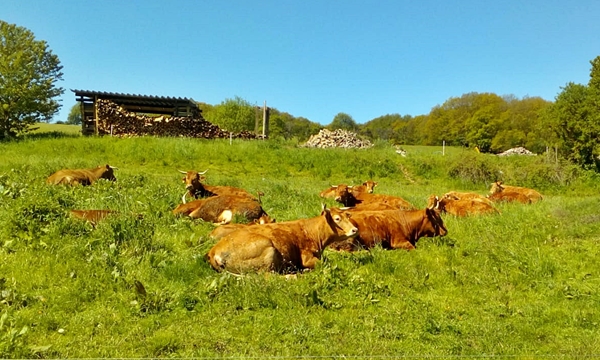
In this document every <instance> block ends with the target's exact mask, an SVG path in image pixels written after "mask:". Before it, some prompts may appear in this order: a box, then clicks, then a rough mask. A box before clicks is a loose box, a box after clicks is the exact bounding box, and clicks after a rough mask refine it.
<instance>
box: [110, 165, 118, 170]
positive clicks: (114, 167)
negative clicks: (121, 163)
mask: <svg viewBox="0 0 600 360" xmlns="http://www.w3.org/2000/svg"><path fill="white" fill-rule="evenodd" d="M108 167H109V168H111V169H113V170H119V168H118V167H116V166H110V165H108Z"/></svg>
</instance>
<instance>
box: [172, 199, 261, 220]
mask: <svg viewBox="0 0 600 360" xmlns="http://www.w3.org/2000/svg"><path fill="white" fill-rule="evenodd" d="M173 214H174V215H188V216H189V217H191V218H192V219H202V220H204V221H210V222H213V223H217V224H228V223H230V222H231V220H232V219H233V217H234V215H241V216H243V217H245V218H246V219H247V220H248V221H252V220H254V219H259V218H260V217H261V216H263V215H267V213H266V212H265V211H264V210H263V208H262V206H261V205H260V203H259V202H258V201H256V200H253V199H250V198H248V197H246V196H237V195H219V196H211V197H208V198H206V199H198V200H194V201H190V202H189V203H187V204H179V205H178V206H177V207H176V208H175V209H174V210H173Z"/></svg>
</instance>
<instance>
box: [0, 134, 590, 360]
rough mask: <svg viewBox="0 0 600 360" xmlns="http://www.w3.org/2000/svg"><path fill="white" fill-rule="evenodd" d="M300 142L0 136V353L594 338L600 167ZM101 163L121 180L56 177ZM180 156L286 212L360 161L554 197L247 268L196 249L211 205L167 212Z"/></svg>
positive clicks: (416, 182)
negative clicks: (198, 214)
mask: <svg viewBox="0 0 600 360" xmlns="http://www.w3.org/2000/svg"><path fill="white" fill-rule="evenodd" d="M297 145H298V144H296V143H295V142H293V141H290V142H281V141H275V140H269V141H233V143H232V144H231V145H230V143H229V141H221V140H219V141H207V140H192V139H157V138H132V139H118V138H110V137H105V138H85V137H73V136H69V135H60V134H59V133H56V134H54V135H53V136H50V137H48V136H44V135H38V136H36V135H35V134H33V135H30V136H27V137H25V138H23V139H21V140H19V141H15V142H9V143H0V316H1V317H0V357H11V358H14V357H28V358H99V357H144V358H145V357H179V358H183V357H207V358H213V357H242V358H244V357H261V356H262V357H274V356H278V357H281V358H287V357H289V358H294V357H296V358H297V357H323V358H328V357H341V356H342V355H344V356H348V357H351V356H354V357H358V356H360V357H385V356H390V357H393V356H397V357H415V358H418V357H426V356H428V357H439V358H444V357H474V358H477V357H483V356H490V357H491V356H492V355H493V356H498V357H502V356H504V357H515V358H532V359H533V358H542V357H545V356H564V357H566V358H584V357H590V356H592V355H598V354H600V343H599V342H598V341H597V339H599V338H600V330H599V326H598V324H599V323H600V311H598V308H599V306H600V295H599V293H598V289H599V288H600V263H599V262H598V261H597V259H598V258H599V256H600V246H599V241H600V195H599V190H600V181H599V180H600V177H599V176H598V175H595V174H591V173H585V172H582V171H580V170H578V169H577V168H575V167H573V166H571V165H569V164H565V163H560V162H556V161H555V160H553V159H551V158H547V157H545V156H544V155H540V156H536V157H511V158H498V157H495V156H491V155H484V154H477V153H474V152H472V151H469V150H465V149H458V148H450V149H446V150H447V151H446V155H445V156H442V155H441V150H442V149H441V148H432V147H411V146H406V147H404V148H405V149H406V150H407V151H408V156H407V157H402V156H400V155H398V154H396V153H395V152H394V148H393V147H391V146H389V145H388V144H386V143H377V144H376V146H375V147H374V148H372V149H369V150H343V149H305V148H299V147H297ZM107 163H108V164H110V165H113V166H117V167H118V168H119V170H117V171H116V177H117V181H116V182H114V183H112V182H106V181H99V182H98V183H96V184H94V185H93V186H90V187H75V188H71V187H62V186H50V185H47V184H45V179H46V178H47V177H48V176H49V175H50V174H51V173H52V172H54V171H56V170H58V169H61V168H86V167H95V166H98V165H101V164H107ZM178 169H180V170H191V169H195V170H205V169H208V170H209V171H208V173H207V174H206V175H207V182H208V183H210V184H218V185H232V186H239V187H243V188H245V189H247V190H249V191H251V192H256V191H262V192H264V193H265V195H264V196H263V207H264V208H265V210H266V211H267V212H268V213H269V215H271V216H272V217H275V218H276V219H277V220H278V221H284V220H293V219H298V218H305V217H312V216H316V215H318V213H319V211H320V206H321V203H322V202H323V199H321V198H319V197H318V193H319V191H321V190H323V189H325V188H326V187H328V186H329V185H331V184H336V183H342V182H343V183H351V184H352V183H354V184H358V183H361V182H362V181H364V180H367V179H374V180H375V181H378V182H379V186H378V187H377V188H376V189H375V191H376V192H377V193H385V194H392V195H399V196H402V197H404V198H405V199H407V200H408V201H410V202H412V203H413V204H415V205H416V206H418V207H421V208H422V207H424V206H425V204H426V201H427V197H428V196H429V195H430V194H443V193H444V192H446V191H449V190H471V191H476V192H479V193H481V194H484V193H486V191H487V189H488V187H489V183H491V182H492V181H493V180H495V179H497V178H499V179H503V180H504V181H505V182H506V183H508V184H514V185H522V186H529V187H534V188H536V189H537V190H539V191H540V192H542V193H543V194H544V195H545V198H544V200H543V201H542V202H540V203H537V204H533V205H529V206H525V205H520V204H506V205H500V206H499V208H500V210H501V212H502V214H501V215H499V216H484V217H471V218H455V217H452V216H445V217H444V220H445V223H446V226H447V228H448V230H449V233H448V235H447V236H446V237H441V238H424V239H421V240H420V241H419V242H418V244H417V250H415V251H411V252H406V251H385V250H382V249H380V248H376V249H373V250H372V251H369V252H367V251H363V252H357V253H351V254H350V253H336V252H333V251H326V252H325V257H324V259H323V261H322V262H321V263H320V264H319V265H318V266H317V268H316V269H315V270H314V271H310V272H307V273H303V274H299V275H298V276H297V277H296V278H295V279H286V278H285V277H282V276H280V275H276V274H254V275H246V276H243V277H238V276H232V275H229V274H221V273H217V272H215V271H213V270H212V269H211V268H210V266H209V265H208V264H207V263H206V261H205V260H204V255H205V254H206V252H207V251H208V250H209V249H210V247H211V246H212V245H213V244H214V242H213V241H212V240H211V239H209V238H208V237H207V234H208V233H209V232H210V231H211V230H212V228H213V226H212V225H211V224H206V223H202V222H200V221H191V220H188V219H185V218H174V217H173V216H172V215H171V212H170V211H171V210H172V209H173V208H174V207H175V206H176V205H177V204H178V203H179V201H180V199H181V196H182V195H183V192H184V189H183V184H182V182H181V176H182V175H181V174H179V173H178V172H177V170H178ZM326 203H327V204H328V205H330V206H334V205H335V203H334V202H333V201H330V200H327V201H326ZM98 208H108V209H113V210H118V211H119V215H116V216H113V217H111V218H108V219H107V220H106V221H105V222H102V223H100V224H99V225H98V226H97V227H96V228H95V229H94V228H92V227H91V226H90V225H89V224H87V223H83V222H80V221H77V220H75V219H72V218H70V217H69V216H67V211H68V210H69V209H98ZM138 214H143V215H144V216H143V217H138V216H137V215H138ZM136 282H139V283H141V284H143V286H144V288H145V294H144V293H143V292H141V291H139V290H136V289H137V288H138V287H136V285H135V284H136Z"/></svg>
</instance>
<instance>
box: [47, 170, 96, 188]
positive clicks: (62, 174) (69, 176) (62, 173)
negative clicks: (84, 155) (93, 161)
mask: <svg viewBox="0 0 600 360" xmlns="http://www.w3.org/2000/svg"><path fill="white" fill-rule="evenodd" d="M46 182H47V183H48V184H52V185H63V184H65V185H77V184H80V185H91V181H90V177H89V174H88V173H86V171H85V170H69V169H65V170H59V171H57V172H55V173H54V174H52V175H50V176H49V177H48V179H47V180H46Z"/></svg>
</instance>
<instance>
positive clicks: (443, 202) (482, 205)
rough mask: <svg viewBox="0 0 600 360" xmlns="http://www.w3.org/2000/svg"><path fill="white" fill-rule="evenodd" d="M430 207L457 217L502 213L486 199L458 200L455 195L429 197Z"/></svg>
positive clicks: (428, 204)
mask: <svg viewBox="0 0 600 360" xmlns="http://www.w3.org/2000/svg"><path fill="white" fill-rule="evenodd" d="M427 206H428V207H435V208H437V209H439V210H440V211H442V212H445V213H448V214H451V215H455V216H469V215H480V214H499V213H500V211H498V209H496V208H495V207H494V205H492V203H491V201H490V200H488V199H486V198H483V199H481V198H478V197H472V198H458V197H456V196H455V195H449V194H445V195H444V196H442V198H441V199H440V198H438V197H437V196H435V195H431V196H430V197H429V201H428V203H427Z"/></svg>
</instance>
